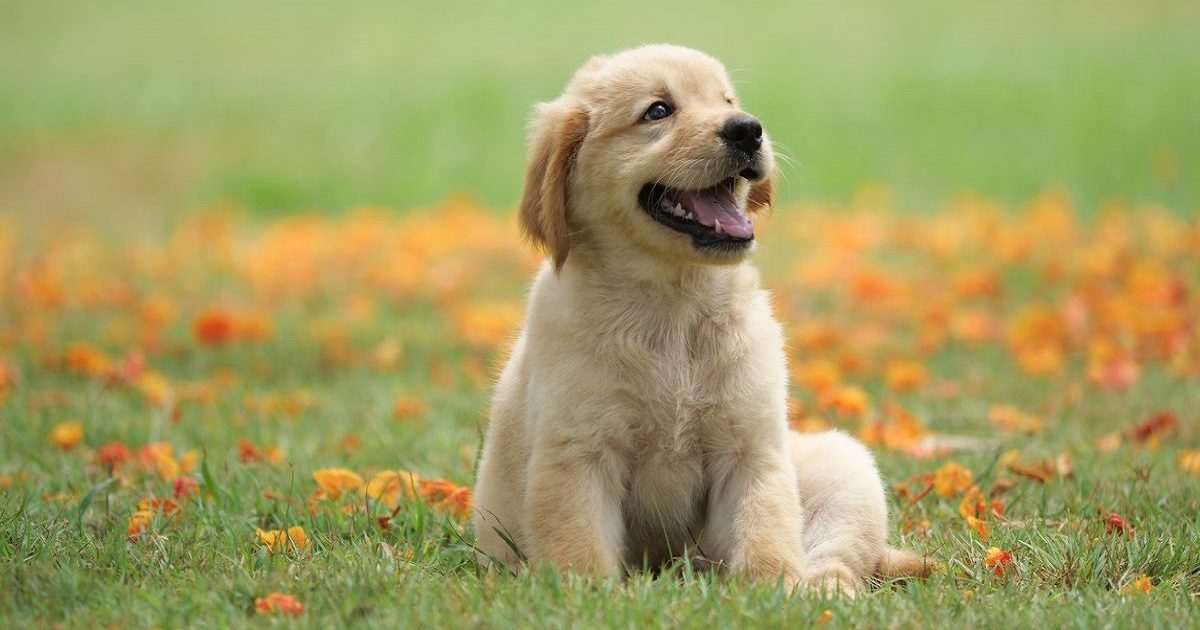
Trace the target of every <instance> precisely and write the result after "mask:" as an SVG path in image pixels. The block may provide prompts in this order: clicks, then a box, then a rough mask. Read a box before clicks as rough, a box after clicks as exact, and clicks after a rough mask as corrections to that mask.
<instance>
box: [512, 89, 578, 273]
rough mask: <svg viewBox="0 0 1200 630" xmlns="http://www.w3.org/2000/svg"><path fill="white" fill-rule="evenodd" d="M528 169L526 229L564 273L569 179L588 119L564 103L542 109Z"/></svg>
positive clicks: (523, 226)
mask: <svg viewBox="0 0 1200 630" xmlns="http://www.w3.org/2000/svg"><path fill="white" fill-rule="evenodd" d="M531 127H532V129H533V137H532V139H531V141H530V147H529V170H528V171H527V172H526V173H525V192H524V194H523V195H522V197H521V213H520V222H521V230H522V231H523V232H524V233H525V236H526V237H528V238H529V240H531V241H533V243H534V244H535V245H537V246H539V247H541V248H543V249H545V250H546V253H548V254H549V255H550V258H552V259H553V260H554V270H555V271H556V272H557V271H560V270H562V266H563V263H565V262H566V261H567V250H568V249H569V248H570V242H569V239H568V233H567V176H568V175H569V174H570V170H571V164H572V162H574V160H575V154H576V153H578V152H579V146H580V145H582V144H583V139H584V137H586V136H587V131H588V115H587V112H585V111H583V110H582V109H581V108H579V107H577V106H573V105H571V104H569V103H566V102H563V99H559V100H558V101H554V102H551V103H543V104H541V105H538V109H537V115H536V116H535V117H534V119H533V124H532V126H531Z"/></svg>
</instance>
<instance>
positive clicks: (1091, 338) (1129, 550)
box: [0, 0, 1200, 628]
mask: <svg viewBox="0 0 1200 630" xmlns="http://www.w3.org/2000/svg"><path fill="white" fill-rule="evenodd" d="M739 11H740V13H737V14H733V13H731V11H730V10H729V9H728V8H727V7H726V6H725V5H715V4H714V5H712V6H709V5H707V4H705V3H699V2H693V3H688V4H687V5H686V7H681V6H680V5H679V4H672V3H663V4H654V5H644V4H638V5H630V6H628V7H623V8H620V9H617V8H615V7H614V6H613V5H611V4H610V5H605V6H604V7H603V8H592V7H582V6H570V5H566V4H562V3H550V2H542V1H541V0H537V1H535V2H530V3H522V4H520V5H519V6H513V5H511V3H510V4H499V3H495V4H493V3H484V4H471V5H466V4H463V5H456V4H449V5H446V6H439V7H437V10H436V11H434V10H418V9H415V8H414V7H412V6H410V5H407V4H398V3H384V2H378V1H376V2H367V3H361V4H357V5H355V6H354V8H348V7H343V6H334V5H330V4H325V3H294V2H293V3H283V2H265V1H259V2H250V3H245V2H240V3H235V2H224V1H217V2H205V3H199V2H175V3H167V4H163V3H149V2H144V1H140V0H124V1H119V2H114V3H106V4H103V5H98V4H94V3H84V2H77V1H74V0H68V1H65V2H59V3H54V4H53V5H51V4H46V3H34V2H25V1H22V0H18V1H16V2H8V3H4V4H3V5H2V6H0V191H3V194H0V625H2V626H4V627H6V628H9V627H11V628H23V627H46V626H52V625H58V626H62V627H81V626H82V627H93V626H98V627H108V626H115V627H163V628H171V627H196V626H200V627H208V626H219V627H223V626H239V627H240V626H273V625H282V624H294V625H300V626H312V627H329V626H356V627H357V626H363V627H376V626H379V625H403V626H418V627H424V626H434V627H443V626H454V627H458V626H468V627H525V626H546V627H578V626H597V627H610V626H620V627H631V626H671V627H675V626H683V627H697V626H714V625H719V626H720V627H726V626H729V627H739V626H763V627H780V626H796V625H812V624H817V623H822V624H824V625H828V626H831V627H918V626H929V625H933V624H944V623H947V622H952V623H956V624H963V625H968V626H978V627H1005V628H1007V627H1028V626H1035V625H1042V626H1050V627H1059V626H1062V627H1086V628H1093V627H1139V628H1140V627H1164V628H1166V627H1171V628H1175V627H1191V626H1195V625H1196V624H1197V621H1198V618H1200V609H1198V608H1197V604H1198V602H1200V516H1198V515H1200V507H1198V506H1200V484H1198V483H1197V480H1198V477H1197V474H1200V473H1198V471H1197V467H1198V464H1196V463H1189V462H1193V461H1194V460H1192V459H1189V457H1196V458H1197V459H1200V453H1197V451H1198V449H1200V415H1197V414H1198V410H1200V387H1198V386H1197V382H1198V379H1200V341H1198V339H1200V337H1198V336H1197V334H1196V330H1195V322H1196V321H1198V320H1200V302H1197V294H1198V292H1200V285H1198V284H1197V278H1200V258H1197V256H1196V252H1198V251H1200V226H1198V225H1197V221H1196V214H1197V213H1196V211H1197V209H1198V207H1197V205H1196V200H1197V199H1198V198H1200V197H1198V196H1197V193H1198V192H1200V188H1198V187H1200V178H1197V177H1195V176H1194V174H1195V169H1196V167H1197V164H1198V162H1197V159H1198V156H1200V124H1198V122H1197V121H1198V119H1197V118H1196V117H1195V115H1194V113H1193V112H1195V111H1198V109H1200V108H1198V107H1197V106H1198V105H1200V85H1198V84H1197V83H1196V82H1195V81H1188V80H1186V79H1187V78H1188V77H1192V76H1198V75H1200V46H1197V45H1196V44H1195V43H1193V40H1194V36H1193V33H1194V31H1195V29H1196V26H1197V25H1198V24H1200V13H1198V11H1197V8H1196V6H1195V5H1194V3H1182V2H1180V3H1173V2H1151V3H1142V4H1139V5H1138V6H1136V7H1135V6H1133V5H1130V6H1125V5H1120V6H1118V5H1117V4H1115V3H1114V4H1107V3H1105V4H1097V3H1094V2H1091V3H1088V2H1074V1H1071V2H1062V3H1056V4H1055V5H1054V7H1052V8H1046V7H1044V6H1043V5H1042V3H1025V2H1013V3H1005V4H1003V5H986V4H976V3H952V2H935V3H915V2H909V1H901V2H894V3H879V4H865V3H807V4H796V3H785V2H775V1H774V0H772V1H770V2H766V3H762V5H761V8H760V9H758V10H756V11H754V12H749V11H745V10H741V9H739ZM656 40H669V41H676V42H681V43H686V44H691V45H694V46H697V47H700V48H703V49H705V50H708V51H710V52H713V53H714V54H715V55H717V56H718V57H720V58H722V59H723V60H724V61H725V62H726V63H727V65H728V66H729V67H730V68H731V69H733V72H734V76H735V77H736V78H737V80H738V82H739V84H740V86H741V92H742V96H743V98H744V100H745V101H746V102H747V103H748V105H749V108H750V109H751V110H752V111H754V112H755V113H757V114H758V115H759V116H760V117H761V118H762V119H763V120H764V121H765V122H766V125H767V127H768V130H769V131H770V132H771V133H772V134H773V138H774V139H775V140H776V141H777V143H779V144H780V146H781V147H783V148H784V150H785V151H786V153H787V154H788V155H789V156H790V157H792V158H794V161H795V163H796V164H795V165H794V166H791V167H788V168H787V169H785V171H784V173H783V176H784V181H783V187H782V191H783V204H781V207H780V208H779V209H778V210H777V211H776V212H775V213H774V215H773V216H772V217H770V218H769V219H764V220H763V227H762V229H761V230H760V235H761V240H762V247H761V248H760V252H759V254H758V264H759V266H760V267H761V268H762V269H763V271H764V282H765V284H766V286H767V287H769V288H770V289H771V291H772V293H773V295H774V299H775V304H776V308H777V314H778V316H779V318H780V319H781V320H782V321H783V322H784V323H785V327H786V332H787V339H788V352H789V355H790V358H791V371H792V376H793V378H792V381H793V383H792V392H791V394H792V398H793V400H794V408H793V410H792V418H791V419H792V421H793V423H794V425H796V426H797V427H800V428H803V429H808V430H812V429H816V428H820V427H828V426H832V427H837V428H841V429H843V430H846V431H850V432H853V433H856V434H858V435H860V436H862V437H863V438H864V439H866V440H868V441H870V442H871V445H872V448H873V449H874V451H875V452H876V454H877V457H878V460H879V463H880V468H881V470H882V471H883V473H884V475H885V477H886V478H887V480H888V482H889V484H892V487H893V497H892V499H891V501H892V505H891V507H892V518H893V522H892V524H891V539H892V541H893V542H894V543H895V544H898V545H900V546H903V547H906V548H911V549H916V550H918V551H920V552H922V553H925V554H928V555H929V556H930V557H932V558H934V559H936V560H937V561H938V562H939V563H940V564H941V565H942V570H941V571H939V572H938V573H937V574H936V575H935V576H934V577H932V578H930V579H929V580H926V581H921V582H913V583H909V584H906V585H885V586H884V587H883V588H881V589H880V590H878V591H876V592H873V593H871V594H868V595H865V596H864V597H861V598H859V599H856V600H848V599H844V598H837V597H832V598H830V597H820V596H816V595H811V594H799V595H795V596H789V595H788V594H787V593H786V592H784V591H783V590H782V589H780V588H777V587H775V586H773V585H767V584H758V585H747V584H741V583H738V582H736V581H731V580H726V579H720V578H716V577H714V576H711V575H707V576H704V575H700V576H698V575H693V574H691V573H689V572H688V571H686V570H682V571H681V573H682V575H681V576H679V577H678V579H674V578H663V579H657V580H655V579H651V578H650V577H647V576H642V575H635V576H633V577H631V578H630V579H629V580H627V581H625V582H620V581H617V580H589V579H585V578H582V577H579V576H572V575H557V574H551V573H547V574H537V575H529V576H525V577H522V578H520V579H514V578H508V577H501V576H495V575H487V574H485V573H484V572H483V571H481V570H480V568H479V567H478V566H477V565H476V563H475V560H474V558H473V555H472V553H471V550H470V543H471V540H472V537H473V532H472V531H471V530H470V528H469V526H467V525H466V524H465V519H464V518H463V515H462V514H461V513H456V509H459V508H461V507H462V503H461V501H460V500H461V499H462V498H463V497H464V496H465V495H464V494H462V493H461V491H459V493H458V494H452V495H450V496H451V498H446V497H445V496H443V495H439V494H436V493H435V492H433V490H437V491H439V492H454V491H456V490H458V489H461V488H466V487H469V486H470V485H471V483H472V482H473V475H474V462H475V457H476V452H477V448H478V445H479V440H480V435H481V432H482V431H481V427H482V426H483V423H484V422H485V413H486V409H487V405H488V400H489V396H490V383H491V380H490V379H491V377H492V375H493V374H494V373H495V370H496V369H497V367H498V365H499V363H500V362H501V361H502V360H503V356H504V353H505V348H506V345H507V342H508V340H509V339H510V337H511V334H512V331H513V330H514V329H515V327H516V326H517V325H518V324H519V321H520V318H521V314H522V299H523V296H524V292H525V290H526V283H527V281H528V278H529V275H530V273H531V271H532V269H533V268H534V266H535V265H536V264H537V262H538V261H537V256H536V255H535V254H534V253H532V252H529V251H527V250H526V249H525V248H524V247H523V246H522V245H521V243H520V240H519V238H518V236H517V234H516V232H515V227H514V226H513V224H512V217H511V212H508V211H506V209H509V208H511V206H512V205H513V203H514V201H515V199H516V196H517V194H518V193H519V188H518V187H519V185H520V182H521V180H522V178H521V172H522V169H523V162H522V160H521V159H520V158H519V156H521V155H522V154H523V151H524V148H523V142H524V141H523V129H522V126H521V121H522V120H523V119H524V118H525V116H526V115H527V112H528V111H529V109H530V106H531V103H533V102H535V101H537V100H541V99H546V98H549V97H551V96H553V95H554V94H555V93H557V91H558V90H560V89H561V87H562V85H563V83H564V82H565V80H566V79H567V77H568V76H569V74H570V73H571V72H572V71H573V69H574V68H575V67H576V66H578V65H579V63H580V62H581V61H582V60H583V59H584V58H586V57H587V56H588V55H589V54H592V53H594V52H598V51H605V50H613V49H617V48H620V47H624V46H627V45H632V44H636V43H641V42H645V41H656ZM1047 190H1049V191H1050V192H1048V193H1047V192H1044V191H1047ZM962 191H969V192H968V193H967V194H959V193H961V192H962ZM375 204H381V205H384V206H385V208H375V209H371V208H363V206H371V205H375ZM310 209H317V210H331V211H335V212H328V213H325V214H322V213H319V212H318V213H310V212H308V210H310ZM897 374H899V376H898V375H897ZM904 374H907V375H908V376H907V377H905V378H907V379H909V381H908V384H905V382H904V378H901V377H902V376H903V375H904ZM863 401H865V405H861V406H860V403H861V402H863ZM1003 407H1012V408H1013V409H1015V410H1016V412H1017V413H1016V415H1015V416H1013V414H1011V413H1010V414H1009V417H1017V418H1018V419H1019V420H1020V422H1024V423H1031V424H1028V426H1027V427H1026V428H1025V429H1024V430H1022V429H1020V428H1018V429H1013V428H1011V427H1008V428H1006V427H1005V426H1003V425H1004V419H1003V416H1004V415H1005V412H1004V411H1002V408H1003ZM898 409H900V410H903V411H905V412H907V413H908V414H911V416H912V418H914V421H912V422H908V423H906V422H905V421H904V419H903V414H902V413H901V412H900V411H897V410H898ZM998 409H1001V410H1000V411H998ZM1168 417H1169V418H1171V419H1172V421H1171V422H1166V421H1160V422H1159V423H1158V424H1155V422H1154V419H1155V418H1159V419H1160V420H1161V419H1163V418H1168ZM997 418H1000V419H999V420H998V419H997ZM72 422H78V423H79V425H80V427H79V428H80V429H81V434H80V435H78V436H77V441H76V439H75V438H73V437H72V436H71V435H69V434H68V435H64V436H61V437H59V438H57V439H56V438H55V437H54V436H55V435H56V430H59V431H61V430H62V429H63V427H64V425H68V424H69V423H72ZM1038 423H1040V427H1041V428H1038ZM939 445H941V446H939ZM951 446H953V448H950V447H951ZM121 447H123V448H124V449H125V451H124V459H122V458H121V457H120V455H121V453H122V451H121V450H120V448H121ZM1014 458H1015V459H1014ZM117 460H120V461H119V462H118V461H117ZM952 462H956V463H958V464H960V465H961V466H962V467H963V468H964V469H965V470H967V471H970V473H971V482H972V483H973V484H974V485H975V486H977V487H978V488H979V489H980V490H981V491H982V492H983V493H985V494H987V495H988V499H989V500H996V501H1000V502H1002V504H1003V514H1002V515H997V514H994V513H989V512H986V511H985V512H984V513H979V514H977V516H978V517H979V518H980V519H982V521H983V522H984V524H985V525H986V526H987V528H988V536H987V539H986V540H984V539H983V538H982V537H981V535H980V534H979V532H978V531H977V530H976V529H973V528H972V527H971V525H970V523H969V522H968V521H967V520H966V519H965V518H964V517H963V514H961V513H960V505H961V504H962V503H963V498H964V495H965V494H966V493H967V492H968V489H967V488H965V487H958V488H954V489H953V490H949V491H947V494H950V495H952V496H939V495H938V493H937V492H930V493H929V494H926V495H924V496H922V491H923V490H925V488H927V487H928V486H929V484H931V483H932V482H933V481H934V480H935V479H936V478H937V477H936V474H937V472H938V471H942V474H943V476H945V475H946V473H947V471H949V470H951V469H952V467H949V466H948V464H950V463H952ZM328 469H345V470H347V471H353V472H354V473H356V474H358V475H361V476H362V478H364V479H367V480H369V479H371V478H372V477H373V476H374V475H376V474H377V473H381V472H386V471H410V472H412V473H415V474H417V475H419V476H420V477H421V479H423V480H425V481H426V482H431V481H433V480H444V481H445V483H440V484H439V483H430V484H428V485H426V484H421V485H419V486H418V489H419V490H421V491H422V493H419V494H420V496H419V497H414V498H404V497H403V496H402V495H404V494H405V493H404V492H403V491H402V490H400V489H393V490H395V491H396V492H397V494H396V500H397V501H398V503H397V504H396V508H398V509H396V508H393V507H392V505H390V504H389V503H388V499H389V498H390V496H391V495H390V494H388V495H386V496H385V495H379V496H372V495H371V494H370V493H369V492H365V490H364V489H362V488H360V489H358V490H356V491H351V492H349V493H347V495H346V496H344V497H340V498H334V497H333V496H332V495H331V490H330V489H328V488H322V485H321V484H320V483H318V481H317V480H316V479H315V478H314V473H315V472H317V471H320V470H328ZM1033 477H1041V478H1042V480H1041V481H1038V480H1035V479H1034V478H1033ZM180 479H183V480H184V481H182V482H181V481H180ZM193 486H194V487H193ZM918 497H919V498H918ZM168 498H169V499H172V500H173V501H175V502H176V503H177V504H178V507H179V511H178V513H175V514H172V515H167V514H162V513H159V514H151V515H148V516H146V518H147V519H148V521H147V523H148V530H146V531H142V532H140V533H139V532H137V529H136V528H135V530H134V531H135V533H136V535H132V536H131V534H130V525H131V523H135V524H136V523H137V522H139V521H138V520H137V519H138V518H139V517H137V516H135V515H136V514H137V513H138V512H139V502H141V501H144V500H149V499H168ZM456 501H458V502H456ZM1113 514H1116V515H1119V516H1120V518H1121V519H1122V521H1123V522H1125V523H1127V524H1129V525H1130V526H1131V527H1132V528H1133V533H1132V534H1129V533H1127V532H1125V531H1124V530H1123V529H1122V528H1120V527H1119V526H1114V525H1113V524H1112V521H1111V520H1110V516H1111V515H1113ZM381 517H390V520H388V521H387V524H388V527H386V528H384V527H382V526H381V524H380V521H379V520H378V519H379V518H381ZM291 526H300V527H302V528H303V529H304V531H305V532H306V535H307V537H308V539H309V540H310V544H309V546H307V547H306V548H304V549H295V550H290V551H283V550H282V549H279V550H277V551H276V552H274V553H273V552H272V550H271V549H270V548H268V546H266V545H264V544H263V543H262V542H261V540H260V539H259V538H258V536H257V534H256V530H258V529H263V530H277V529H283V528H287V527H291ZM992 547H995V548H996V549H998V550H1003V551H1006V552H1008V553H1010V554H1011V556H1012V560H1011V562H1010V563H1009V564H1006V565H1004V566H1003V567H1002V570H1001V575H996V574H995V568H994V567H989V566H988V564H987V561H986V557H987V551H988V549H989V548H992ZM1143 576H1144V579H1145V580H1147V581H1145V582H1139V581H1138V580H1139V578H1143ZM1139 583H1140V584H1148V585H1149V586H1150V589H1149V592H1148V593H1145V592H1142V591H1140V590H1136V589H1135V588H1133V587H1134V586H1135V585H1136V584H1139ZM273 592H277V593H285V594H289V595H291V596H293V597H295V598H296V599H297V600H299V601H300V602H302V603H303V604H304V606H305V611H304V613H303V614H302V615H300V616H299V617H298V618H296V619H294V620H291V619H288V618H283V619H280V618H278V617H271V616H264V615H261V614H258V613H257V612H256V601H257V600H258V599H260V598H263V597H265V596H266V595H268V594H269V593H273Z"/></svg>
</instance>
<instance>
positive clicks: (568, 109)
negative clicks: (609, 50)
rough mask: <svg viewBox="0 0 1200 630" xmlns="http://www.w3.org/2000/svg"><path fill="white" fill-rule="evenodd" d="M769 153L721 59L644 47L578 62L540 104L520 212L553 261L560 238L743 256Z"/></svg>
mask: <svg viewBox="0 0 1200 630" xmlns="http://www.w3.org/2000/svg"><path fill="white" fill-rule="evenodd" d="M773 172H774V161H773V158H772V154H771V146H770V142H769V141H768V140H767V137H766V136H765V135H764V134H763V131H762V127H761V126H760V125H759V123H758V121H757V120H756V119H754V118H753V117H752V116H750V115H748V114H746V113H745V112H744V111H742V110H741V108H740V107H739V106H738V101H737V96H736V95H735V94H734V91H733V87H732V85H731V84H730V81H729V78H728V77H727V76H726V74H725V70H724V68H722V66H721V64H720V63H718V62H717V61H716V60H714V59H712V58H711V57H709V56H707V55H704V54H703V53H699V52H696V51H694V50H690V49H687V48H680V47H676V46H648V47H644V48H638V49H634V50H630V51H626V52H623V53H620V54H618V55H615V56H612V57H597V58H594V59H592V60H591V61H590V62H588V64H587V65H585V66H584V67H583V68H582V69H581V70H580V71H579V72H578V73H577V74H576V75H575V78H574V79H573V80H572V81H571V84H570V85H569V86H568V87H567V90H566V92H565V93H564V94H563V95H562V96H561V97H559V98H558V99H557V100H555V101H553V102H550V103H546V104H543V105H541V106H540V107H539V109H538V116H537V118H536V119H535V121H534V140H533V147H532V159H531V163H530V170H529V175H528V176H527V179H526V189H525V197H524V199H523V201H522V222H523V224H524V226H525V228H526V231H527V232H528V233H529V234H530V235H531V236H532V237H533V238H534V240H535V241H539V242H542V243H544V244H545V245H546V246H547V248H548V249H549V250H550V252H551V254H552V256H553V257H554V259H555V262H556V264H557V265H558V266H560V267H561V265H562V263H563V262H565V260H566V250H567V249H568V248H569V246H570V243H571V240H572V239H577V240H585V241H586V242H588V243H589V244H594V245H595V246H596V247H602V248H609V249H610V250H611V249H616V250H618V251H620V250H628V251H630V252H631V253H637V254H643V253H649V254H651V255H654V256H656V257H658V258H665V259H670V260H674V261H681V262H695V263H729V262H736V261H739V260H741V259H743V258H744V257H745V256H746V255H747V253H748V252H750V251H751V250H752V249H753V246H754V221H753V216H752V213H753V211H755V210H757V209H759V208H762V207H765V206H768V205H769V204H770V202H771V198H772V194H773V186H772V182H771V176H772V174H773Z"/></svg>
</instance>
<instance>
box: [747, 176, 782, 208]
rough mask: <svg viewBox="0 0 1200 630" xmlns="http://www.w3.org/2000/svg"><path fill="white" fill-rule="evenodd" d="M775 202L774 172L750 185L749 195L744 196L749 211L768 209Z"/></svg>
mask: <svg viewBox="0 0 1200 630" xmlns="http://www.w3.org/2000/svg"><path fill="white" fill-rule="evenodd" d="M774 204H775V173H774V172H771V173H768V174H767V176H766V177H765V178H764V179H762V180H759V181H757V182H754V183H753V184H751V185H750V196H749V197H747V198H746V209H747V210H749V211H750V212H761V211H764V210H770V209H771V206H772V205H774Z"/></svg>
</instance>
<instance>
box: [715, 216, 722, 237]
mask: <svg viewBox="0 0 1200 630" xmlns="http://www.w3.org/2000/svg"><path fill="white" fill-rule="evenodd" d="M713 229H714V230H716V231H717V234H724V232H722V231H721V220H720V219H717V220H716V223H714V224H713Z"/></svg>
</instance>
